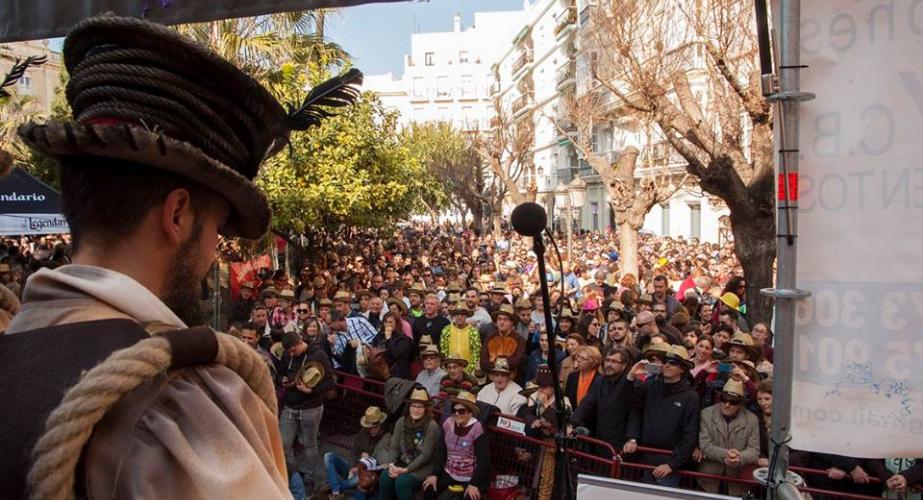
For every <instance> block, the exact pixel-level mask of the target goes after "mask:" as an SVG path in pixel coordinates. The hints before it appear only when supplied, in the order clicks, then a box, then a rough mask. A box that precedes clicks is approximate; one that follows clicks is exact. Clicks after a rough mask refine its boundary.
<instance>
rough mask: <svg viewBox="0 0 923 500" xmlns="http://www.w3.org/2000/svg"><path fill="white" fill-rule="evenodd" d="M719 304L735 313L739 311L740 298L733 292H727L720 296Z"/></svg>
mask: <svg viewBox="0 0 923 500" xmlns="http://www.w3.org/2000/svg"><path fill="white" fill-rule="evenodd" d="M721 302H723V303H724V305H726V306H728V307H730V308H731V309H733V310H735V311H737V310H739V309H740V297H738V296H737V294H736V293H734V292H727V293H725V294H724V295H722V296H721Z"/></svg>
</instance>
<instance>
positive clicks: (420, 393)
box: [406, 384, 433, 405]
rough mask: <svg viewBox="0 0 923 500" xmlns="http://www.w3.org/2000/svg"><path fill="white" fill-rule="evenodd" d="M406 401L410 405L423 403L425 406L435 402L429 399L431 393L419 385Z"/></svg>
mask: <svg viewBox="0 0 923 500" xmlns="http://www.w3.org/2000/svg"><path fill="white" fill-rule="evenodd" d="M406 401H407V402H408V403H423V404H425V405H429V404H432V403H433V400H432V399H430V397H429V392H427V391H426V388H425V387H423V386H421V385H419V384H418V385H417V386H415V387H414V388H413V390H411V391H410V395H409V396H407V400H406Z"/></svg>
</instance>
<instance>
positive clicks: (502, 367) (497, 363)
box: [487, 356, 510, 375]
mask: <svg viewBox="0 0 923 500" xmlns="http://www.w3.org/2000/svg"><path fill="white" fill-rule="evenodd" d="M487 373H505V374H507V375H509V374H510V361H509V360H508V359H506V358H504V357H503V356H500V357H498V358H497V359H495V360H494V364H493V366H491V367H490V369H488V370H487Z"/></svg>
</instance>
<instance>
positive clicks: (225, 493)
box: [0, 16, 361, 499]
mask: <svg viewBox="0 0 923 500" xmlns="http://www.w3.org/2000/svg"><path fill="white" fill-rule="evenodd" d="M63 59H64V65H65V67H66V69H67V72H68V76H69V80H68V83H67V89H66V92H65V94H66V97H67V101H68V104H69V105H70V109H71V113H72V118H71V119H68V120H67V121H54V120H53V121H48V122H43V123H27V124H24V125H22V126H21V127H20V129H19V136H20V138H21V140H22V142H23V143H24V144H25V145H26V146H28V147H30V148H32V149H33V150H35V151H36V152H38V153H40V154H43V155H46V156H49V157H52V158H54V159H57V160H58V161H59V163H60V170H59V176H58V178H59V180H60V188H61V198H62V206H63V212H64V216H65V217H66V218H67V222H68V225H69V227H70V230H71V235H72V238H73V256H72V262H73V263H74V264H76V265H65V266H61V267H59V268H57V269H55V270H48V269H43V270H41V271H38V272H36V273H35V274H33V275H32V277H31V279H30V281H29V286H28V287H27V289H26V290H25V296H24V298H25V300H24V306H23V310H22V311H21V312H20V313H19V315H18V316H17V317H16V318H15V319H14V321H13V323H12V325H11V326H10V329H9V330H8V332H16V333H17V335H15V336H13V340H11V341H10V342H15V343H16V344H21V347H19V346H17V347H15V348H14V347H12V346H11V344H7V345H6V346H4V347H5V348H6V347H10V349H14V350H16V351H19V350H20V349H22V351H23V352H29V353H30V356H24V357H22V358H23V359H22V361H21V362H18V361H15V360H14V361H13V362H6V361H5V362H4V363H3V364H2V366H0V373H2V377H3V379H4V380H17V381H19V382H20V383H17V384H6V385H5V386H4V387H3V389H0V396H2V398H0V399H2V400H3V401H18V403H17V404H16V405H15V406H16V408H15V410H16V411H15V413H12V414H11V413H8V412H5V411H2V410H0V415H2V420H3V422H4V431H3V435H2V441H3V442H4V443H5V445H7V446H10V447H11V448H10V449H16V450H20V451H22V453H4V454H3V458H0V464H2V467H0V471H2V472H0V483H2V484H3V485H4V496H5V497H7V498H20V497H21V496H22V495H23V492H24V490H25V487H26V484H25V478H26V472H27V467H28V465H27V464H28V463H30V462H27V459H28V457H30V455H31V454H30V453H29V449H30V447H31V446H32V444H33V443H36V441H38V443H39V444H38V446H37V448H36V449H37V450H38V452H37V455H35V456H32V460H31V463H32V464H33V465H32V472H33V474H32V476H31V477H33V478H34V479H35V480H34V481H33V482H32V483H31V484H30V485H29V486H30V488H31V495H32V496H33V497H34V498H47V497H49V496H51V495H50V489H53V490H54V491H60V489H61V488H64V489H66V490H71V489H73V487H74V485H73V484H72V483H71V482H70V481H69V480H65V481H64V482H63V484H62V479H61V478H64V477H69V478H72V477H74V476H73V475H72V474H71V472H69V469H71V468H73V467H74V466H75V465H76V464H75V463H71V464H65V465H64V466H61V465H60V464H59V463H58V462H53V461H52V460H53V458H54V457H52V456H51V455H50V454H51V453H54V454H62V453H63V454H66V455H67V456H74V457H76V456H81V457H82V459H81V464H82V470H83V471H84V472H85V474H88V475H89V476H86V475H82V476H81V477H80V481H81V483H85V484H81V485H79V488H78V489H81V490H83V494H84V495H85V496H87V497H89V498H97V497H103V496H105V497H107V498H177V499H182V498H189V497H190V496H192V495H195V494H196V493H194V492H201V491H207V492H208V493H207V494H208V496H210V497H214V498H222V497H227V498H230V497H236V498H256V497H260V498H287V497H289V493H288V488H287V481H286V480H285V464H284V462H283V460H282V453H281V446H280V445H281V442H280V439H279V434H278V428H277V427H276V425H275V423H274V422H275V421H276V404H277V403H276V401H275V395H274V394H273V391H272V385H271V384H270V383H269V379H268V377H269V371H268V370H250V369H249V368H247V369H245V368H244V367H250V366H252V364H251V363H250V362H239V361H240V359H241V358H240V357H238V355H237V354H236V353H230V352H229V351H230V350H236V349H240V352H241V353H243V354H241V355H242V356H247V357H251V358H252V360H254V362H256V363H257V366H260V367H262V360H260V359H259V355H258V354H257V353H256V352H255V351H253V349H251V348H250V347H248V346H246V345H244V344H243V343H241V342H239V341H237V340H233V339H225V338H224V337H222V336H221V335H216V334H215V333H214V332H211V331H208V330H205V329H201V330H190V331H195V332H198V333H195V334H189V335H185V334H184V335H167V336H161V337H156V338H149V334H150V333H151V332H164V331H171V330H182V329H186V328H187V327H189V326H196V325H202V324H204V323H205V321H204V318H203V315H202V311H201V309H200V308H201V301H200V300H199V297H200V294H201V287H200V283H201V282H202V280H203V278H204V277H205V275H206V273H207V272H208V270H209V268H210V265H211V264H212V261H213V260H214V258H215V248H216V247H217V243H218V238H219V235H223V236H227V237H235V236H241V237H245V238H251V239H259V238H260V237H261V236H262V235H263V234H264V233H265V232H266V230H267V229H268V226H269V220H270V209H269V203H268V202H267V199H266V197H265V195H264V194H263V193H262V192H261V191H260V189H259V188H258V187H257V185H256V184H255V183H254V178H255V177H256V175H257V173H258V171H259V168H260V165H261V164H262V163H263V161H264V160H266V159H267V158H269V157H270V156H272V155H273V154H275V153H277V152H279V151H281V150H282V149H283V148H284V147H285V145H286V144H288V143H289V139H290V135H291V132H292V131H293V130H305V129H307V128H308V127H309V126H312V125H316V124H318V123H319V122H320V120H321V119H322V117H324V116H328V115H329V114H330V112H332V111H333V109H332V108H329V107H324V108H318V107H317V106H318V99H319V95H320V94H323V95H324V99H323V103H324V104H334V105H346V104H349V103H350V102H352V101H353V100H354V99H355V97H356V96H357V95H358V92H357V90H356V89H355V88H351V87H350V88H348V89H347V87H348V86H349V85H350V84H351V83H358V80H359V79H361V74H360V73H358V71H355V72H354V71H350V72H348V73H347V74H346V75H344V76H342V77H337V79H336V80H334V81H333V82H329V83H327V84H322V85H321V86H320V87H321V88H322V90H323V92H316V93H315V92H310V93H308V96H307V97H306V99H305V101H304V102H303V103H298V104H293V105H292V106H291V108H290V111H289V112H286V109H285V107H283V106H282V105H281V104H280V103H278V102H277V101H276V100H275V98H274V97H273V96H272V95H271V94H270V93H269V92H268V91H267V90H266V89H264V88H263V87H262V86H261V85H260V84H259V83H258V82H257V81H256V80H254V79H252V78H251V77H249V76H247V75H246V74H244V73H243V72H242V71H240V70H239V69H238V68H236V67H235V66H234V65H232V64H231V63H229V62H227V61H225V60H223V59H221V58H220V57H219V56H217V55H216V54H214V53H213V52H211V51H209V50H208V49H206V48H204V47H203V46H201V45H199V44H196V43H194V42H192V41H191V40H189V39H187V38H185V37H183V36H181V35H180V34H179V33H178V32H176V31H175V30H172V29H169V28H167V27H164V26H160V25H155V24H153V23H150V22H147V21H144V20H140V19H135V18H120V17H115V16H100V17H95V18H92V19H89V20H86V21H83V22H81V23H79V24H77V25H76V26H75V27H74V28H73V30H72V31H71V33H70V34H69V35H68V36H67V38H66V39H65V41H64V46H63ZM184 333H188V332H184ZM62 335H63V336H68V337H69V338H79V339H80V341H79V342H77V343H75V344H62V343H61V342H59V341H58V340H55V339H58V338H62V337H61V336H62ZM167 339H172V340H167ZM168 342H169V343H170V344H171V346H172V347H170V348H168V347H166V343H168ZM33 344H34V345H33ZM158 345H159V346H160V347H158ZM126 347H130V348H129V349H128V351H126V350H124V349H123V348H126ZM120 349H122V350H121V351H119V356H121V357H122V358H123V359H124V358H126V357H130V356H136V357H138V358H144V359H154V358H157V359H158V360H159V361H157V362H156V363H155V366H153V367H152V369H151V370H149V373H146V374H144V375H142V374H137V375H136V376H137V378H136V380H135V382H134V383H133V384H130V385H125V384H120V385H119V387H118V388H116V387H114V386H112V385H109V386H108V387H109V389H107V391H108V393H107V394H106V395H105V396H107V397H96V398H95V399H94V400H92V401H86V400H84V398H83V397H82V396H79V394H81V392H80V390H79V389H80V386H89V387H100V386H102V385H104V382H105V378H106V377H110V376H111V375H110V373H112V371H113V370H116V371H117V370H118V366H124V362H123V363H122V364H118V363H110V362H103V363H102V364H101V365H99V369H98V370H96V371H94V370H92V369H93V368H94V366H97V365H98V364H99V363H100V362H101V361H103V360H105V359H106V358H107V357H108V356H109V355H110V353H112V352H113V351H117V350H120ZM152 351H156V352H161V353H163V352H166V353H169V354H166V355H162V356H159V357H157V356H152V355H151V354H152ZM219 353H220V354H221V355H220V356H219ZM34 359H43V360H44V361H43V362H45V363H47V364H48V366H51V367H54V369H52V370H42V371H41V374H40V375H39V374H38V372H36V370H35V367H34V361H32V360H34ZM216 362H217V363H218V364H215V363H216ZM22 364H25V366H22ZM158 364H159V365H158ZM221 364H226V366H221ZM236 370H240V374H238V373H237V372H236ZM165 373H166V374H167V376H163V375H164V374H165ZM97 377H99V378H97ZM157 380H161V381H162V383H159V382H155V381H157ZM78 381H79V382H78ZM75 383H77V384H78V387H77V388H75V389H73V391H72V394H74V397H76V398H77V399H76V400H69V399H65V403H64V405H65V406H62V408H61V411H62V412H64V411H68V410H67V405H68V404H70V403H71V402H73V403H75V404H78V405H79V406H80V408H81V409H82V410H84V411H87V412H89V413H88V414H94V415H105V417H104V418H103V424H100V425H96V426H95V428H94V427H92V426H93V424H95V420H93V419H88V420H84V421H82V422H78V421H75V420H74V419H70V418H66V419H60V418H58V417H55V418H53V419H50V420H48V419H47V417H48V415H49V412H51V411H52V410H53V409H54V408H55V407H56V406H58V404H59V403H60V402H61V401H62V395H64V394H65V392H66V391H67V390H68V389H69V388H70V387H71V386H73V385H74V384H75ZM134 387H138V389H137V390H136V391H134V392H133V391H132V390H133V388H134ZM26 388H27V389H26ZM21 390H28V391H29V393H28V394H29V397H28V398H24V397H21V395H20V394H18V393H17V391H21ZM97 396H102V395H101V394H97ZM123 397H124V399H123ZM103 401H105V402H106V403H112V402H114V401H132V403H128V402H126V403H125V404H119V403H118V402H116V403H115V404H114V405H113V406H111V409H108V408H110V407H109V406H106V407H105V408H103V407H101V406H100V404H101V403H102V402H103ZM139 405H143V406H139ZM3 406H4V407H5V408H6V407H9V405H3ZM97 409H98V411H94V410H97ZM46 420H48V421H49V422H51V424H50V425H49V427H50V428H49V429H48V430H47V433H46V434H45V436H47V437H46V438H40V435H41V434H42V426H43V424H44V423H45V422H46ZM59 421H60V422H61V425H68V426H71V429H70V430H69V431H65V432H61V429H58V424H57V423H55V422H59ZM143 421H161V422H163V423H164V425H163V426H160V427H159V428H157V429H154V428H147V429H146V430H145V432H143V433H136V432H127V433H126V432H124V431H119V429H133V428H134V425H135V422H143ZM203 422H207V423H208V425H207V426H205V427H203V426H202V423H203ZM270 423H271V424H270ZM75 425H78V426H80V425H82V426H84V427H85V428H80V429H77V428H74V427H73V426H75ZM91 431H92V432H91ZM61 435H67V436H71V437H73V436H86V438H82V439H69V441H68V443H67V444H66V445H65V444H64V443H61V442H59V441H58V438H57V437H56V436H61ZM216 436H218V437H216ZM87 440H89V443H88V446H87V447H86V448H85V449H84V447H83V446H84V444H87ZM99 443H102V444H99ZM112 443H115V445H113V444H112ZM167 448H169V450H168V449H167ZM100 449H105V453H99V452H98V451H97V450H100ZM175 449H194V450H196V452H197V453H196V457H197V458H196V460H195V461H194V462H190V461H186V460H180V459H179V458H178V456H177V455H176V454H174V453H172V450H175ZM164 457H166V458H164ZM52 470H53V471H54V473H53V474H52V473H51V471H52ZM140 470H143V471H144V473H143V474H134V473H131V472H132V471H140ZM216 470H234V471H237V472H236V473H234V474H217V475H216V474H215V471H216ZM51 477H53V479H52V480H51V481H47V482H46V481H45V480H46V478H51Z"/></svg>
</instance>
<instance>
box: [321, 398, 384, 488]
mask: <svg viewBox="0 0 923 500" xmlns="http://www.w3.org/2000/svg"><path fill="white" fill-rule="evenodd" d="M387 419H388V414H387V413H385V412H383V411H381V408H379V407H377V406H369V407H368V408H366V409H365V414H363V415H362V418H360V419H359V425H360V426H361V429H359V432H358V433H357V434H356V435H355V436H353V440H352V441H353V447H352V456H351V457H350V460H346V459H344V458H343V457H341V456H340V455H337V454H336V453H335V452H332V451H328V452H327V453H325V454H324V468H325V469H326V471H327V485H326V486H325V487H324V488H323V490H321V493H329V496H328V500H344V499H345V498H346V495H345V494H344V492H345V491H346V490H351V489H354V488H356V486H358V484H359V470H358V468H357V467H356V466H352V467H350V464H355V463H356V462H358V461H359V460H362V459H363V458H365V457H369V456H379V455H380V454H381V453H383V452H384V450H385V447H386V446H387V443H388V441H389V440H390V439H391V437H390V436H389V435H388V434H387V432H386V431H385V428H384V423H385V421H386V420H387Z"/></svg>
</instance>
